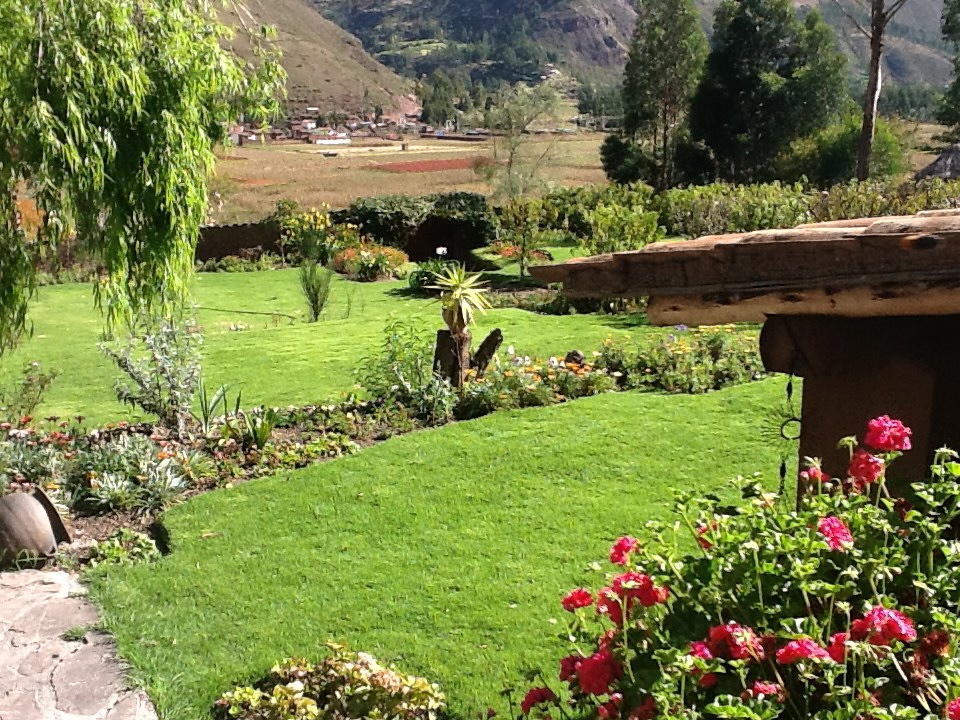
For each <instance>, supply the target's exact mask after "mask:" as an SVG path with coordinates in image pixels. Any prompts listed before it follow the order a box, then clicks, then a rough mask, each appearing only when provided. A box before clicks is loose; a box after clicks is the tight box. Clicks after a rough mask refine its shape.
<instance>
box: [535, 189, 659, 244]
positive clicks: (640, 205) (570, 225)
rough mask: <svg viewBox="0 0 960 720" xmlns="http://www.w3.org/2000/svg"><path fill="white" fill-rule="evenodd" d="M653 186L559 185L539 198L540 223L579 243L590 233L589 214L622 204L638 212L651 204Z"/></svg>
mask: <svg viewBox="0 0 960 720" xmlns="http://www.w3.org/2000/svg"><path fill="white" fill-rule="evenodd" d="M652 198H653V189H652V188H651V187H650V186H649V185H644V184H642V183H636V184H632V185H584V186H581V187H574V188H562V189H558V190H553V191H551V192H549V193H547V194H545V195H544V196H543V197H542V198H541V199H540V200H539V202H540V205H541V208H542V209H541V212H540V227H541V229H544V230H554V231H562V232H565V233H568V234H569V238H570V240H571V241H572V242H576V243H580V242H582V240H583V239H584V238H587V237H589V236H590V234H591V232H592V231H593V226H592V225H591V222H590V214H591V213H592V212H593V211H594V210H595V209H597V208H598V207H600V206H622V207H626V208H630V209H631V210H634V211H637V212H644V211H646V210H649V209H650V207H651V201H652Z"/></svg>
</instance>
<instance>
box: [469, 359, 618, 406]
mask: <svg viewBox="0 0 960 720" xmlns="http://www.w3.org/2000/svg"><path fill="white" fill-rule="evenodd" d="M467 380H468V381H467V383H465V384H464V386H463V387H462V388H461V389H460V396H459V398H458V400H457V405H456V408H455V410H454V415H455V416H456V417H457V418H458V419H460V420H469V419H471V418H476V417H481V416H482V415H487V414H489V413H492V412H494V411H496V410H513V409H517V408H526V407H545V406H547V405H554V404H556V403H560V402H565V401H567V400H576V399H577V398H581V397H589V396H591V395H598V394H600V393H604V392H610V391H611V390H614V389H616V383H615V382H614V379H613V378H612V377H611V376H610V375H609V374H608V373H606V372H604V371H603V370H598V369H595V368H594V367H592V366H591V365H588V364H585V363H573V362H570V363H568V362H564V361H563V360H562V359H560V358H556V357H551V358H549V359H548V360H547V361H546V362H542V361H539V360H535V359H531V358H530V357H526V356H519V355H511V356H510V357H509V359H508V362H507V363H506V364H504V365H503V366H502V367H494V368H490V369H489V370H487V372H486V374H485V375H484V376H483V377H479V378H478V377H476V374H475V373H474V372H473V371H471V373H470V374H469V375H468V378H467Z"/></svg>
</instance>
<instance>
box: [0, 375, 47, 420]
mask: <svg viewBox="0 0 960 720" xmlns="http://www.w3.org/2000/svg"><path fill="white" fill-rule="evenodd" d="M59 374H60V373H59V372H57V371H56V370H53V371H49V372H45V371H44V370H43V368H42V366H41V365H40V363H38V362H29V363H27V364H26V365H24V366H23V369H22V370H21V373H20V378H19V379H17V380H16V381H15V382H12V383H10V384H8V385H0V422H10V423H13V422H17V423H19V421H20V420H21V419H22V418H28V417H29V416H30V415H33V413H34V411H35V410H36V409H37V408H38V407H39V406H40V403H41V402H42V401H43V396H44V395H45V394H46V392H47V390H48V389H49V388H50V385H52V384H53V381H54V380H56V379H57V376H58V375H59ZM21 424H22V423H21Z"/></svg>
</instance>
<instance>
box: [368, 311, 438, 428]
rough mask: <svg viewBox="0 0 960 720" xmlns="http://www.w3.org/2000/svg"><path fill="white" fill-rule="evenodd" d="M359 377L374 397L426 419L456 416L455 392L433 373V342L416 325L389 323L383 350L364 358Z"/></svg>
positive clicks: (433, 419) (436, 419) (434, 419)
mask: <svg viewBox="0 0 960 720" xmlns="http://www.w3.org/2000/svg"><path fill="white" fill-rule="evenodd" d="M357 378H358V381H359V383H360V385H361V386H362V387H363V388H364V390H366V392H367V394H368V395H369V396H370V397H371V398H376V399H378V400H381V401H384V402H386V403H390V404H396V405H398V406H400V407H403V408H407V409H409V410H410V412H411V413H412V414H413V415H414V417H416V418H418V419H420V420H422V421H424V422H427V423H430V424H442V423H445V422H447V421H449V420H450V418H451V417H452V416H453V408H454V405H455V404H456V391H455V390H454V388H453V387H452V386H451V385H450V383H449V382H447V381H446V380H443V379H441V378H439V377H438V376H437V375H436V373H434V371H433V343H432V342H431V339H430V336H429V335H428V334H426V333H424V332H422V331H421V329H420V328H419V327H417V326H414V325H411V324H409V323H405V322H403V321H399V320H398V321H394V322H392V323H390V324H388V325H387V327H386V329H385V330H384V338H383V343H382V345H381V349H380V351H379V352H378V353H376V354H374V355H372V356H370V357H367V358H364V359H363V360H362V361H361V363H360V367H359V370H358V371H357Z"/></svg>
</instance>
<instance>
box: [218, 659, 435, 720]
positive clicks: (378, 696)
mask: <svg viewBox="0 0 960 720" xmlns="http://www.w3.org/2000/svg"><path fill="white" fill-rule="evenodd" d="M327 647H328V648H329V649H330V655H329V656H328V657H326V658H324V659H323V660H321V661H320V662H319V663H316V664H314V663H311V662H308V661H307V660H303V659H299V658H294V659H288V660H283V661H282V662H280V663H278V664H277V665H275V666H274V667H273V669H272V670H271V671H270V675H269V677H267V678H266V679H265V680H264V681H263V682H261V683H259V684H258V686H257V687H237V688H235V689H233V690H231V691H230V692H226V693H224V694H223V695H222V696H221V698H220V699H219V700H218V701H217V710H218V713H219V715H220V717H225V718H239V720H308V719H312V718H327V719H328V720H366V719H367V718H371V719H376V720H433V718H436V717H438V715H439V714H440V713H441V712H442V711H443V710H444V708H445V705H446V702H445V698H444V696H443V693H441V692H440V688H439V687H437V686H436V685H433V684H431V683H430V682H429V681H427V680H425V679H423V678H421V677H415V676H413V675H404V674H402V673H400V672H398V671H397V670H395V669H393V668H391V667H388V666H384V665H381V664H380V663H379V662H378V661H377V660H376V658H374V657H372V656H371V655H368V654H367V653H351V652H347V651H346V650H345V649H344V648H343V647H342V646H340V645H334V644H332V643H329V644H328V645H327Z"/></svg>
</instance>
